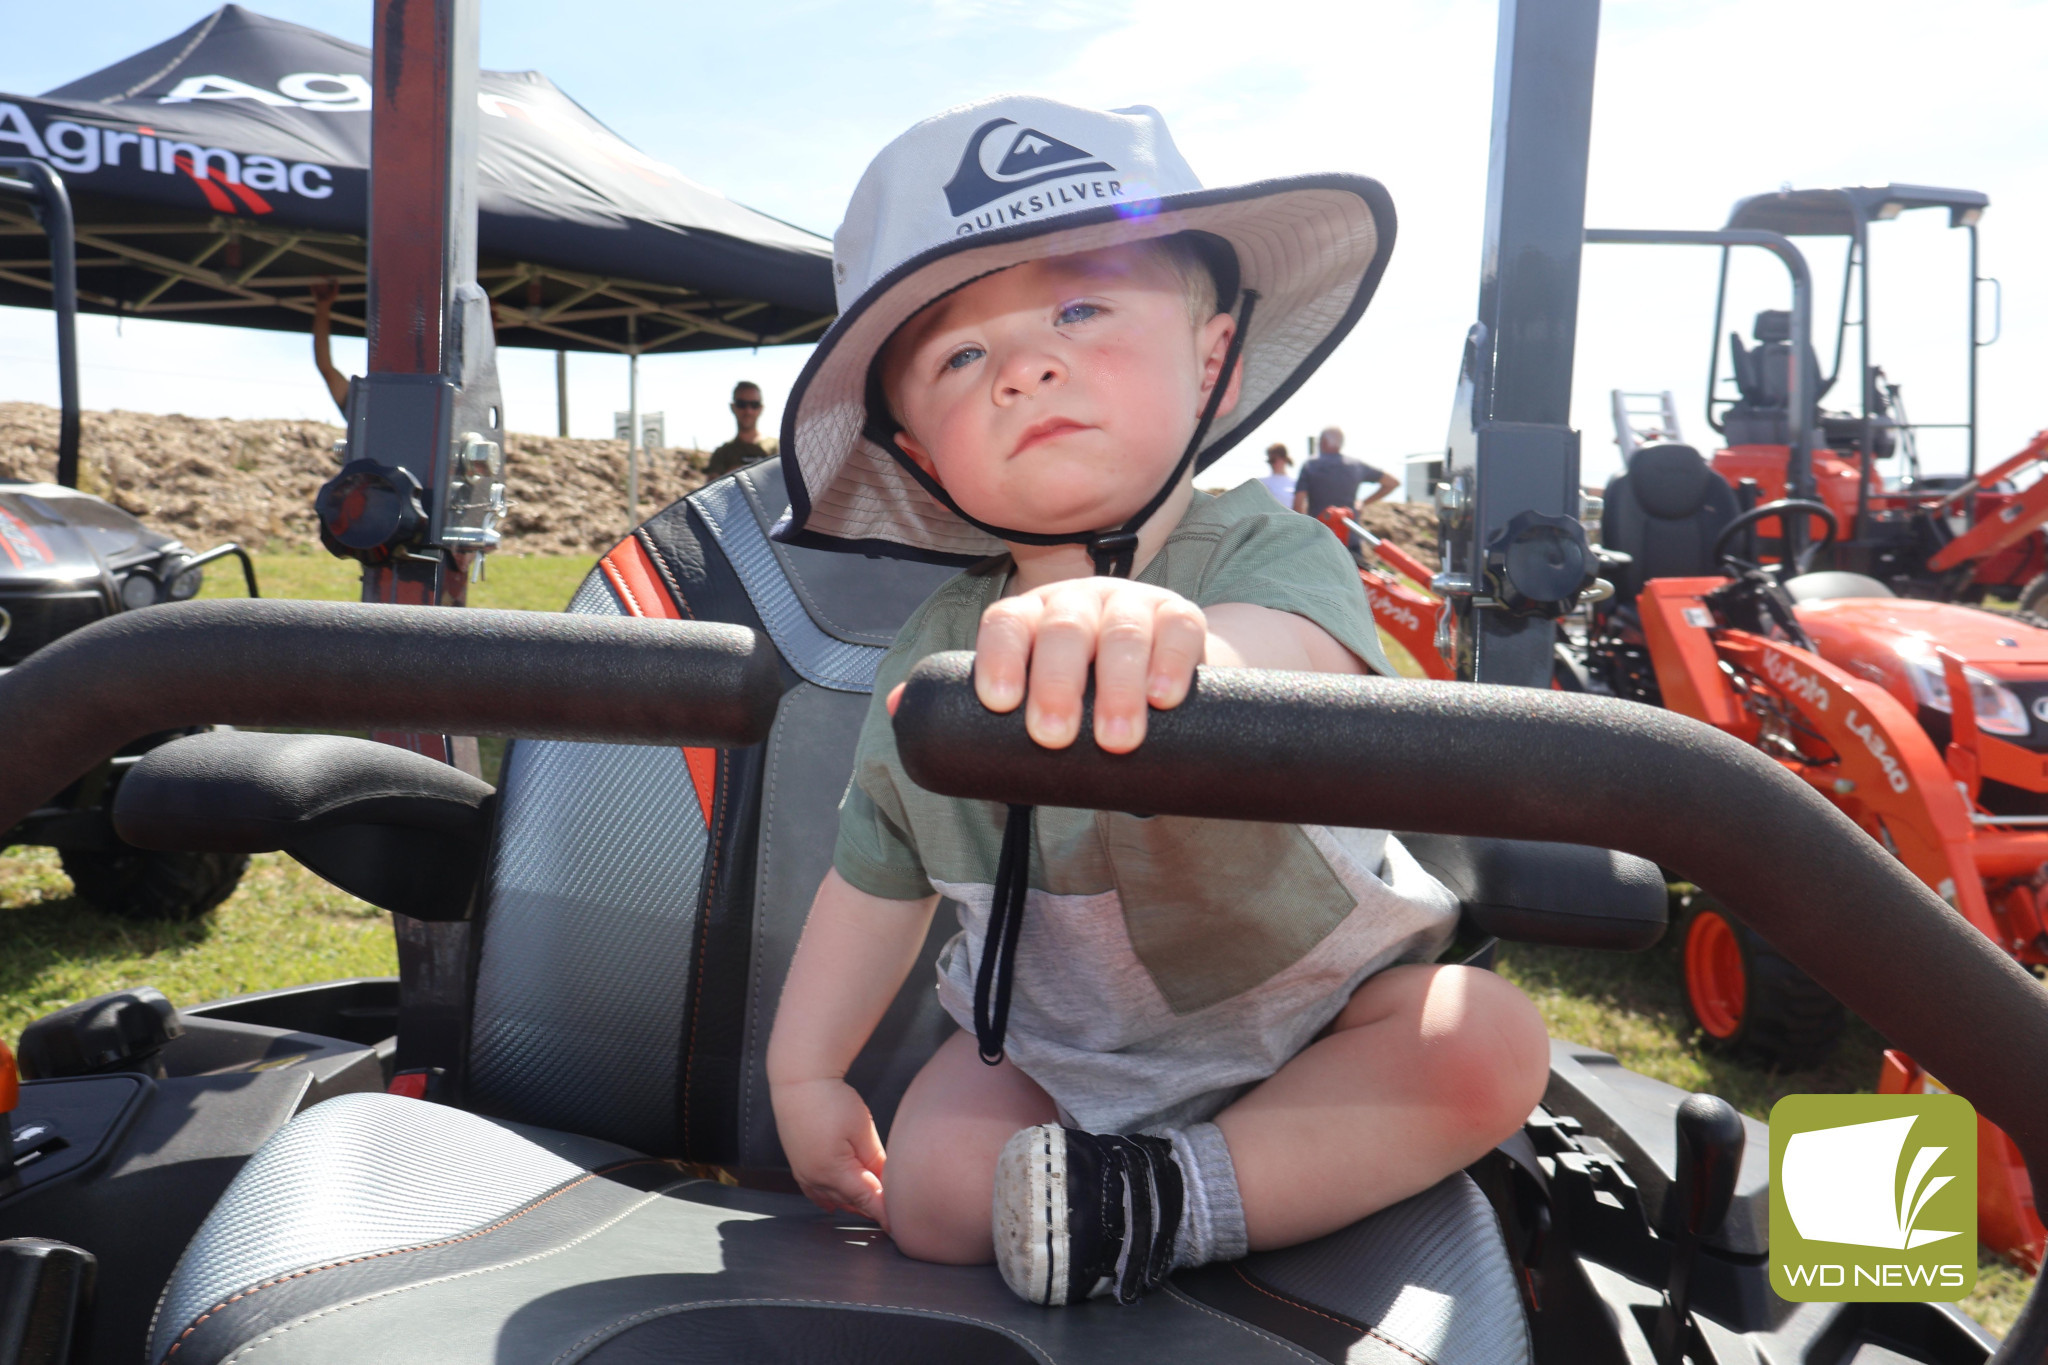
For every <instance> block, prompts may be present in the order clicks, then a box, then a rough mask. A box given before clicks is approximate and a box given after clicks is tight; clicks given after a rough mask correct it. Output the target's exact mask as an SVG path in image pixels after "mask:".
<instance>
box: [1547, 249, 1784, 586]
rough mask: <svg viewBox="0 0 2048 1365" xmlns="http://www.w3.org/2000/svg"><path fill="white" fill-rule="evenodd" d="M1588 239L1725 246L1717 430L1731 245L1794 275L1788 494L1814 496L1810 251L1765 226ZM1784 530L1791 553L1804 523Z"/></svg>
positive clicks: (1714, 363) (1717, 334) (1711, 373)
mask: <svg viewBox="0 0 2048 1365" xmlns="http://www.w3.org/2000/svg"><path fill="white" fill-rule="evenodd" d="M1586 241H1587V242H1588V243H1589V244H1591V243H1619V244H1623V245H1636V246H1717V247H1720V248H1721V287H1720V288H1719V289H1718V290H1716V291H1715V294H1714V344H1713V347H1712V349H1710V350H1709V351H1708V352H1707V424H1708V425H1709V426H1711V427H1712V428H1713V429H1714V430H1715V431H1719V430H1720V429H1721V424H1720V423H1719V422H1716V421H1715V420H1714V385H1715V384H1716V383H1717V382H1718V381H1719V379H1720V375H1721V370H1720V365H1721V340H1722V338H1721V320H1722V318H1721V314H1722V309H1723V307H1724V306H1725V304H1726V302H1727V298H1728V248H1730V247H1736V246H1754V247H1761V248H1762V249H1764V250H1765V251H1768V252H1770V253H1771V254H1772V255H1773V256H1776V257H1777V258H1778V259H1779V260H1780V261H1783V262H1784V263H1785V272H1786V273H1787V274H1788V275H1790V276H1791V277H1792V373H1791V375H1790V376H1789V378H1788V379H1787V381H1786V389H1785V425H1786V427H1787V428H1789V430H1788V431H1787V433H1786V434H1787V435H1788V436H1789V437H1790V438H1791V441H1790V444H1791V455H1790V456H1789V457H1788V459H1787V461H1786V466H1785V493H1786V496H1787V497H1793V498H1810V497H1812V496H1813V427H1814V407H1815V405H1816V404H1817V403H1818V402H1819V401H1820V395H1819V394H1816V393H1808V392H1807V389H1808V388H1809V387H1810V385H1809V384H1808V382H1807V374H1806V357H1807V355H1808V353H1809V352H1810V351H1811V350H1812V342H1813V272H1812V271H1810V270H1808V269H1807V266H1806V254H1805V253H1804V252H1802V251H1801V250H1800V249H1799V248H1798V247H1796V246H1794V245H1793V244H1792V239H1791V238H1790V237H1787V236H1785V235H1784V234H1783V233H1780V232H1766V231H1764V230H1763V229H1761V228H1716V229H1713V230H1710V231H1698V232H1692V231H1680V230H1676V229H1672V230H1666V229H1662V228H1641V229H1638V228H1587V229H1586ZM1784 529H1785V535H1786V539H1787V541H1788V542H1790V541H1792V540H1793V539H1794V537H1796V538H1797V542H1798V543H1796V544H1788V545H1787V549H1788V550H1789V551H1791V552H1793V553H1797V551H1798V550H1799V549H1800V548H1801V546H1802V545H1803V544H1804V542H1805V539H1806V527H1805V525H1804V523H1802V524H1801V525H1800V526H1799V527H1798V528H1797V529H1796V530H1795V529H1794V528H1793V527H1791V526H1787V527H1785V528H1784Z"/></svg>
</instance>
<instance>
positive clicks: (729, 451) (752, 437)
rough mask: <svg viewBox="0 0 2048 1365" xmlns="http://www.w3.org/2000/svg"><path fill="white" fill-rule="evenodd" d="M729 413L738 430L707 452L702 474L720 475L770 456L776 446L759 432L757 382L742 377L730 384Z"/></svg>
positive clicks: (707, 476) (759, 394) (706, 475)
mask: <svg viewBox="0 0 2048 1365" xmlns="http://www.w3.org/2000/svg"><path fill="white" fill-rule="evenodd" d="M732 417H733V421H734V422H735V423H737V424H738V427H739V430H738V432H737V433H736V434H735V435H734V436H733V438H732V439H731V440H730V441H727V442H726V443H725V444H724V445H722V446H720V447H719V448H718V449H716V450H714V451H712V452H711V463H710V464H709V465H708V466H707V467H706V468H705V471H704V476H705V477H706V478H709V479H718V478H723V477H724V476H725V475H727V474H730V473H732V472H733V471H734V470H735V469H739V468H741V467H742V466H744V465H750V464H753V463H754V462H755V461H756V460H772V459H774V458H775V453H776V447H775V438H774V437H773V436H763V435H762V434H761V386H760V385H759V384H750V383H748V382H747V381H746V380H744V379H742V380H741V381H740V382H739V383H737V384H735V385H733V386H732Z"/></svg>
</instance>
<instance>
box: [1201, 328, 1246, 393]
mask: <svg viewBox="0 0 2048 1365" xmlns="http://www.w3.org/2000/svg"><path fill="white" fill-rule="evenodd" d="M1236 335H1237V319H1236V318H1234V317H1232V316H1231V315H1230V314H1228V313H1218V314H1217V315H1216V316H1215V317H1213V318H1210V319H1209V320H1208V322H1206V323H1204V324H1203V325H1202V330H1201V331H1200V333H1198V334H1197V341H1196V346H1197V350H1196V354H1197V355H1199V356H1201V357H1202V404H1203V406H1205V407H1206V406H1207V405H1208V402H1209V392H1210V390H1212V389H1214V388H1215V387H1216V380H1217V377H1218V376H1219V375H1221V374H1222V372H1223V362H1224V360H1225V359H1226V358H1227V357H1228V356H1229V355H1230V339H1231V338H1232V337H1234V336H1236ZM1243 388H1244V352H1242V351H1239V352H1238V355H1237V364H1236V365H1235V366H1233V367H1232V368H1231V371H1230V375H1229V385H1228V387H1226V388H1225V389H1224V390H1223V401H1222V402H1220V403H1218V404H1217V405H1216V415H1217V416H1218V417H1221V416H1223V415H1224V414H1225V413H1228V412H1231V411H1233V410H1234V409H1235V408H1236V407H1237V398H1238V394H1239V393H1240V391H1242V389H1243Z"/></svg>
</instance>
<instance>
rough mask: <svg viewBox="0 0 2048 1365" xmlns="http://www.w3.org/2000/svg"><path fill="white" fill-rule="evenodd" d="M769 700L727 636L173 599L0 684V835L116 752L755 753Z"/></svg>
mask: <svg viewBox="0 0 2048 1365" xmlns="http://www.w3.org/2000/svg"><path fill="white" fill-rule="evenodd" d="M781 699H782V680H781V673H780V664H779V663H778V661H777V657H776V653H775V648H774V646H773V645H771V644H770V643H769V642H768V639H767V637H766V636H763V635H762V634H761V633H760V632H758V631H754V630H749V629H747V628H746V627H744V626H734V625H721V624H714V623H710V622H695V621H645V620H637V619H631V618H619V617H603V616H570V615H566V614H561V613H555V612H538V611H483V610H477V609H472V608H463V609H460V610H457V609H453V608H448V607H393V606H377V605H369V604H364V603H357V602H288V601H279V600H276V599H264V600H261V601H210V602H181V603H172V604H169V605H166V606H159V607H149V608H146V609H144V610H141V611H130V612H122V613H121V614H120V615H118V616H113V617H109V618H107V619H106V620H103V621H96V622H94V623H93V624H92V625H89V626H87V627H85V628H84V629H83V630H78V631H74V632H73V633H71V634H69V635H66V636H64V637H63V638H62V639H60V640H57V641H55V642H53V643H51V644H49V645H46V646H44V647H43V648H42V649H39V650H37V651H36V652H35V653H34V654H32V655H30V656H29V657H28V658H27V659H26V660H24V661H23V662H22V663H21V664H19V665H17V666H16V667H14V668H13V669H10V670H8V671H7V672H6V673H4V674H0V755H4V758H0V832H4V831H6V830H8V829H10V828H12V827H13V826H14V824H15V822H16V821H18V820H20V819H21V817H22V816H24V815H26V814H28V813H29V812H30V811H31V810H33V809H35V808H36V806H37V805H38V804H39V803H40V802H42V801H44V800H46V799H48V798H49V796H50V795H51V794H52V793H54V792H58V791H61V790H62V789H63V788H64V787H65V786H67V785H69V784H70V783H71V782H73V781H75V780H77V779H78V778H79V777H80V776H82V775H83V774H84V773H86V772H89V771H90V770H91V769H92V767H93V765H94V764H96V763H98V762H100V761H101V760H103V759H104V758H106V757H107V756H108V755H109V754H111V753H113V752H114V751H115V750H116V749H117V748H119V747H120V746H121V745H122V744H125V743H127V742H128V741H130V740H133V739H138V738H141V737H142V736H144V735H149V734H154V733H156V732H158V731H162V730H174V729H179V728H182V727H186V726H194V725H304V726H321V727H328V728H333V729H346V730H366V729H388V730H416V731H421V732H424V733H441V734H458V735H507V736H515V737H522V738H535V739H575V740H592V741H609V742H612V743H624V744H678V745H711V746H720V747H725V746H738V745H746V744H755V743H759V742H760V741H761V740H763V739H765V738H767V735H768V731H769V729H770V727H771V726H773V725H774V723H775V712H776V707H777V706H778V705H779V704H780V702H781Z"/></svg>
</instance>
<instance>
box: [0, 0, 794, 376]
mask: <svg viewBox="0 0 2048 1365" xmlns="http://www.w3.org/2000/svg"><path fill="white" fill-rule="evenodd" d="M477 103H478V105H479V118H478V124H479V129H480V131H479V137H478V161H479V164H478V175H477V202H478V222H477V238H478V269H477V277H478V280H479V282H480V283H481V284H482V285H483V286H484V288H485V289H487V290H488V291H489V292H490V294H491V297H492V298H493V299H494V300H495V320H496V326H497V331H498V338H499V341H500V343H501V344H505V345H513V346H518V345H526V346H539V347H546V348H549V349H562V350H601V351H612V352H631V353H640V354H645V353H652V352H656V351H684V350H705V349H712V348H717V347H723V346H772V345H776V344H779V343H783V342H794V341H808V340H812V339H814V338H815V337H816V336H817V335H818V334H819V333H820V332H822V331H823V330H824V329H825V326H826V324H827V323H829V322H830V321H831V318H832V312H833V307H834V305H833V298H832V276H831V244H830V243H829V242H828V241H826V240H825V239H824V238H822V237H819V236H817V235H816V234H814V233H810V232H806V231H804V230H803V229H801V228H798V227H793V226H791V225H790V224H788V223H785V222H782V221H781V220H779V219H776V218H771V217H769V216H768V215H766V214H763V213H757V212H755V211H754V210H752V209H749V208H746V207H744V206H742V205H739V204H735V203H733V202H732V201H731V200H729V199H726V198H725V197H724V196H722V195H720V194H718V193H716V192H715V191H712V190H709V189H706V188H704V187H703V186H701V185H698V184H696V183H694V182H692V181H690V180H689V179H687V178H685V177H684V176H683V175H682V174H681V173H679V172H678V171H677V170H676V169H675V168H674V167H672V166H668V165H665V164H664V163H662V162H660V161H657V160H655V159H654V158H653V157H650V156H647V155H645V154H644V153H642V152H640V151H637V150H636V149H634V148H633V147H632V146H631V145H629V144H628V143H627V142H626V141H625V140H624V139H622V138H620V137H619V136H618V135H617V134H616V133H613V132H612V131H611V130H610V129H608V128H606V127H605V126H604V125H603V124H602V123H599V122H598V121H597V120H596V119H594V118H592V117H591V116H590V114H589V113H588V112H587V111H585V110H584V109H583V108H582V106H580V105H578V104H577V103H576V102H575V101H574V100H572V99H570V98H569V97H568V96H567V95H564V94H563V93H562V92H561V91H560V90H557V89H556V88H555V86H554V85H553V83H552V82H550V81H549V80H548V79H547V77H545V76H543V75H541V74H540V73H539V72H534V71H525V72H502V71H485V72H483V73H481V79H480V81H479V84H478V94H477ZM369 111H370V51H369V49H368V48H363V47H358V46H356V45H355V44H353V43H346V42H342V41H341V40H340V39H337V38H332V37H329V36H328V35H326V34H324V33H320V32H318V31H316V30H313V29H309V28H304V27H301V26H300V25H297V24H288V23H284V22H282V21H280V20H276V19H271V18H267V17H265V16H263V15H260V14H255V13H252V12H250V11H248V10H246V9H243V8H242V7H241V6H239V5H224V6H222V7H221V8H220V9H218V10H215V11H214V12H213V13H212V14H210V15H208V16H207V17H206V18H205V19H202V20H201V21H200V22H199V23H197V24H194V25H193V26H192V27H191V28H189V29H187V30H185V31H184V32H183V33H180V34H178V35H177V36H176V37H174V38H171V39H169V40H168V41H166V42H163V43H159V44H158V45H156V46H155V47H152V48H149V49H148V50H146V51H144V52H139V53H137V54H136V55H134V56H132V57H130V58H128V59H127V60H125V61H121V62H116V63H115V64H114V65H112V66H109V67H107V68H105V69H104V70H101V71H97V72H94V73H93V74H92V75H90V76H85V77H83V78H81V79H79V80H75V81H72V82H71V83H70V84H68V85H63V86H59V87H58V88H57V89H55V90H52V91H49V92H48V93H47V94H45V95H42V96H40V97H38V98H33V99H31V98H25V97H20V96H14V95H0V156H32V157H35V158H37V159H39V160H41V161H44V162H46V163H47V164H49V165H50V166H51V167H53V168H54V169H56V170H57V171H58V172H60V173H61V174H62V175H63V177H64V180H65V183H66V186H67V188H68V189H69V191H70V194H71V197H72V202H73V205H74V208H75V211H76V214H77V220H78V248H79V251H78V282H79V288H78V299H79V306H80V307H81V308H82V309H83V310H85V311H88V312H102V313H121V314H125V315H131V316H137V317H161V318H173V319H180V320H186V321H194V322H216V323H228V324H232V325H235V326H244V327H270V328H279V329H285V330H291V331H303V330H305V329H306V326H307V317H308V315H310V314H311V312H312V310H313V305H312V301H311V297H310V290H311V288H312V287H313V286H315V285H316V284H319V283H320V282H322V281H325V280H330V279H331V280H334V281H336V283H337V284H338V285H339V287H340V290H341V293H340V297H339V299H338V300H337V307H336V310H335V320H336V322H337V324H340V325H343V326H352V327H354V328H356V329H360V328H361V326H362V322H361V318H360V313H359V308H360V304H361V301H362V299H363V297H364V294H363V288H364V281H365V278H366V275H365V265H364V261H365V237H366V235H367V231H368V222H369V203H368V199H369V171H368V166H369V160H370V112H369ZM49 303H50V283H49V253H48V247H47V244H46V240H45V238H44V236H43V233H42V230H41V229H40V228H39V227H37V226H36V224H35V223H34V222H32V221H31V220H30V219H29V218H28V216H27V212H26V210H25V209H19V208H14V207H10V206H8V205H6V204H5V203H4V202H0V304H14V305H27V306H33V307H48V306H49Z"/></svg>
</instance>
